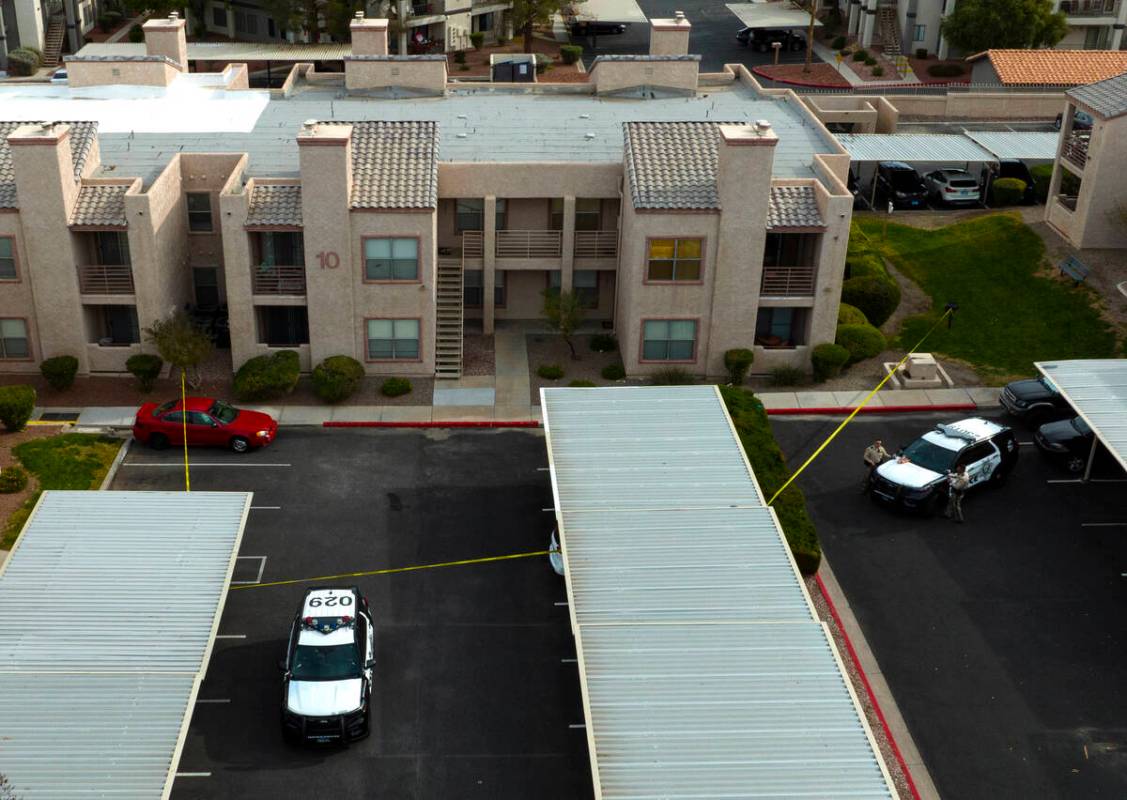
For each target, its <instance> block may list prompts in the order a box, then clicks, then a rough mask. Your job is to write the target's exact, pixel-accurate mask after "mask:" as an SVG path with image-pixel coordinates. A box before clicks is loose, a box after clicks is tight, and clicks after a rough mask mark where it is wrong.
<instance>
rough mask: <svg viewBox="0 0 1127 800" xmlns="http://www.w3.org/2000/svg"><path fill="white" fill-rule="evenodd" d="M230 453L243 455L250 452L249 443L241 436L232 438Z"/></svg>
mask: <svg viewBox="0 0 1127 800" xmlns="http://www.w3.org/2000/svg"><path fill="white" fill-rule="evenodd" d="M230 446H231V451H232V452H234V453H245V452H247V451H248V450H250V442H248V441H247V440H246V439H245V438H243V437H242V436H233V437H231V441H230Z"/></svg>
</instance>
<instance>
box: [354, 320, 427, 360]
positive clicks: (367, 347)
mask: <svg viewBox="0 0 1127 800" xmlns="http://www.w3.org/2000/svg"><path fill="white" fill-rule="evenodd" d="M396 320H414V321H415V323H416V324H417V325H418V326H419V338H418V340H417V341H418V350H419V354H418V356H416V357H415V358H372V357H371V353H372V351H371V341H372V340H371V337H369V336H368V323H369V322H395V321H396ZM394 333H395V327H394V325H393V326H392V334H393V338H392V340H391V341H393V342H395V341H398V340H397V339H395V338H394ZM422 361H423V319H422V317H364V362H365V363H366V364H421V363H422Z"/></svg>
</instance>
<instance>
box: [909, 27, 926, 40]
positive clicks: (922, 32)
mask: <svg viewBox="0 0 1127 800" xmlns="http://www.w3.org/2000/svg"><path fill="white" fill-rule="evenodd" d="M926 36H927V25H917V26H916V31H915V33H913V34H912V41H913V42H922V41H923V40H924V38H926Z"/></svg>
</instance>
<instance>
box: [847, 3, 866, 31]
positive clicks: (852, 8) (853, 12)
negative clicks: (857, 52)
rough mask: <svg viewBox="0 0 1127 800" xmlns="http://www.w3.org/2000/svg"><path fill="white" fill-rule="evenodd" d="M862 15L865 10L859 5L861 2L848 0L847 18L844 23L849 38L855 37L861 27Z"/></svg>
mask: <svg viewBox="0 0 1127 800" xmlns="http://www.w3.org/2000/svg"><path fill="white" fill-rule="evenodd" d="M864 13H865V9H864V7H863V6H862V5H861V0H849V18H848V22H847V23H846V33H847V34H848V35H849V36H856V35H857V29H858V28H859V27H860V25H861V17H862V15H863V14H864Z"/></svg>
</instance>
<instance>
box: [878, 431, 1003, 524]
mask: <svg viewBox="0 0 1127 800" xmlns="http://www.w3.org/2000/svg"><path fill="white" fill-rule="evenodd" d="M1017 454H1018V446H1017V438H1016V437H1015V436H1014V432H1013V431H1012V430H1011V429H1010V428H1007V427H1006V426H1004V425H999V424H997V423H995V422H991V421H990V420H986V419H981V418H979V417H972V418H971V419H964V420H960V421H959V422H951V423H946V424H941V425H936V426H935V429H934V430H931V431H928V432H927V433H925V434H924V435H923V436H921V437H920V438H919V439H916V441H914V442H912V443H911V444H910V445H908V446H907V447H905V448H903V449H902V450H901V451H900V452H899V453H897V454H896V455H897V457H896V458H894V459H891V460H889V461H886V462H884V463H883V464H881V465H880V466H879V467H877V468H876V470H874V471H873V476H872V480H871V481H870V482H869V491H870V493H871V495H870V496H871V497H872V498H873V500H876V501H877V502H880V503H885V504H887V505H890V506H895V507H898V508H903V509H906V510H910V511H922V512H924V513H933V512H934V511H935V510H936V508H937V506H938V505H939V503H940V502H941V501H943V500H944V499H945V498H946V497H947V475H948V474H949V473H951V472H956V471H958V468H959V467H963V466H965V467H966V468H967V478H968V479H969V480H970V485H971V487H974V486H980V485H982V484H984V483H991V484H999V483H1001V482H1002V481H1003V480H1004V479H1005V477H1006V475H1007V474H1009V472H1010V470H1012V469H1013V468H1014V465H1015V464H1016V463H1017Z"/></svg>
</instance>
